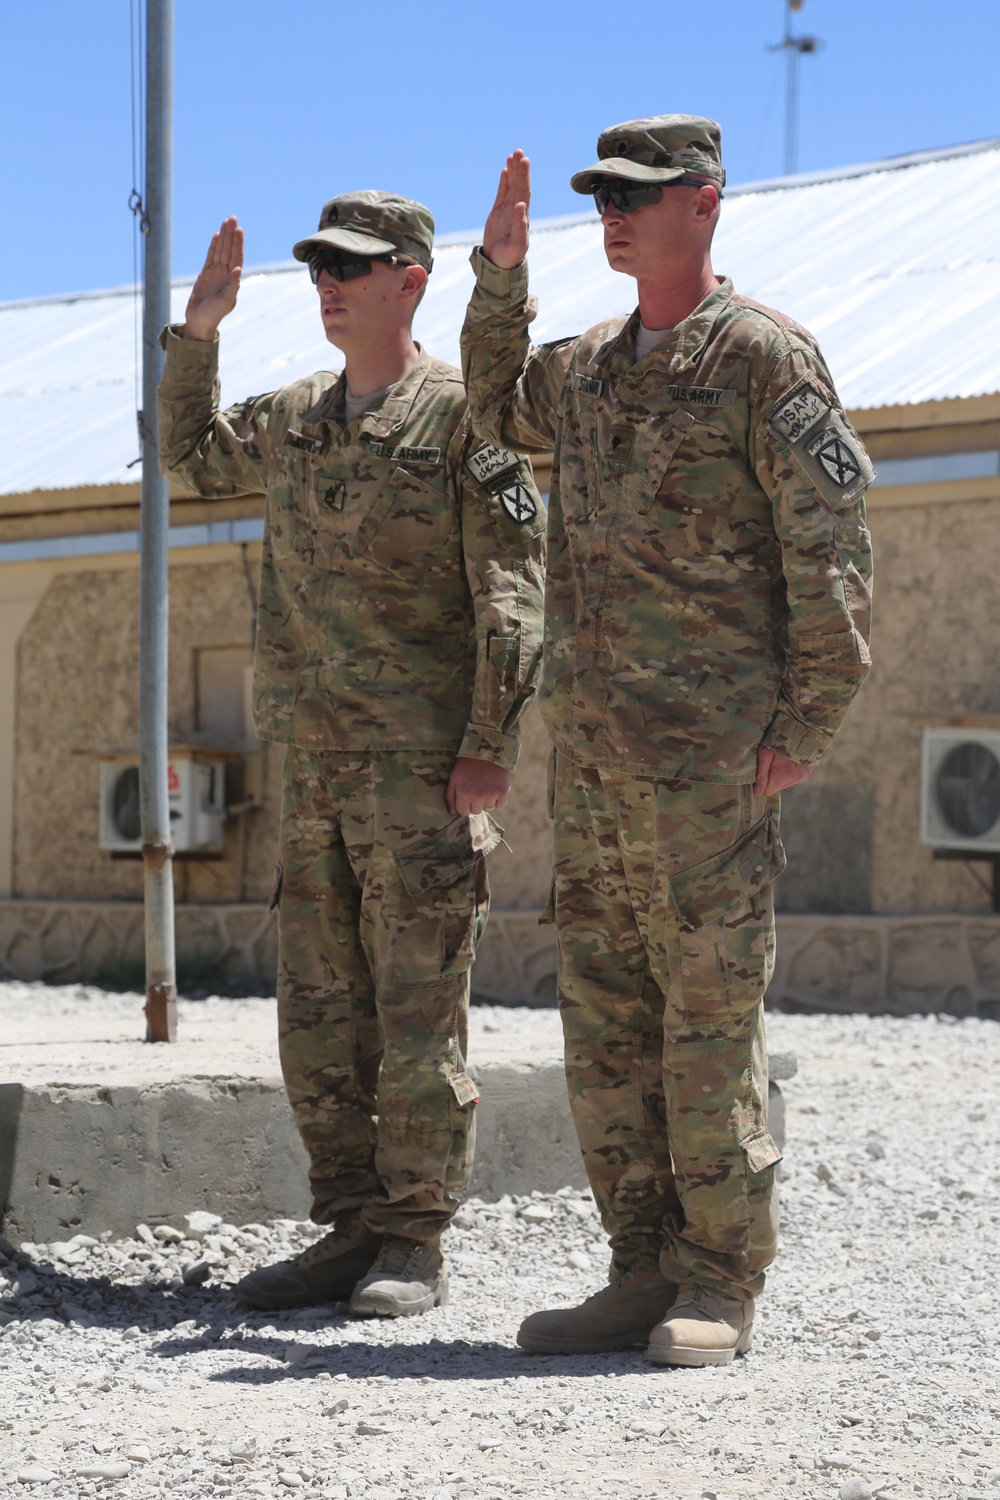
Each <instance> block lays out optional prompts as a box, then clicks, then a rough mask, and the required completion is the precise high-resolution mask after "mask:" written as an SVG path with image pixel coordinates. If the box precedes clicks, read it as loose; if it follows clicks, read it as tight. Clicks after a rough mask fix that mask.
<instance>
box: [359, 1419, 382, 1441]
mask: <svg viewBox="0 0 1000 1500" xmlns="http://www.w3.org/2000/svg"><path fill="white" fill-rule="evenodd" d="M354 1430H355V1432H356V1433H358V1435H359V1436H360V1437H382V1435H383V1434H384V1433H386V1432H388V1431H389V1429H388V1427H374V1426H373V1425H372V1424H371V1422H359V1423H358V1425H357V1427H356V1428H355V1429H354Z"/></svg>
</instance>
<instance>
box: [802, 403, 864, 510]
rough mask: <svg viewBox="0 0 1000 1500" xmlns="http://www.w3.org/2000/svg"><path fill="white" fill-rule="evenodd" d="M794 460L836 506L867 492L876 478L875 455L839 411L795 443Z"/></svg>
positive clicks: (809, 479) (818, 489) (815, 487)
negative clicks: (802, 439)
mask: <svg viewBox="0 0 1000 1500" xmlns="http://www.w3.org/2000/svg"><path fill="white" fill-rule="evenodd" d="M791 457H792V462H793V464H794V465H795V467H796V468H797V469H798V470H799V471H800V473H802V474H804V475H805V477H806V478H807V479H808V481H809V483H810V484H811V485H812V487H813V488H814V489H815V490H816V491H817V492H818V493H819V495H820V496H821V497H822V499H823V500H824V501H825V502H826V504H827V505H828V506H830V508H831V509H832V510H835V511H839V510H842V509H843V508H844V506H847V505H850V504H851V503H852V501H854V500H857V499H858V498H859V497H860V496H861V495H863V494H864V492H865V490H866V489H867V488H868V486H869V485H870V484H871V482H872V480H873V479H874V478H875V469H874V467H873V465H872V461H871V459H870V458H869V457H868V454H867V453H866V452H865V450H864V448H863V447H862V444H861V440H860V439H859V438H858V436H857V434H856V433H855V431H854V429H853V428H852V427H851V426H850V424H849V423H848V422H846V421H845V420H844V418H843V417H842V416H841V414H840V412H839V411H833V412H831V413H830V418H829V421H826V422H824V423H823V425H822V427H821V428H820V429H819V431H818V432H816V433H814V434H813V435H812V436H811V437H808V438H806V439H805V441H804V442H801V443H799V444H796V445H794V446H793V447H792V453H791Z"/></svg>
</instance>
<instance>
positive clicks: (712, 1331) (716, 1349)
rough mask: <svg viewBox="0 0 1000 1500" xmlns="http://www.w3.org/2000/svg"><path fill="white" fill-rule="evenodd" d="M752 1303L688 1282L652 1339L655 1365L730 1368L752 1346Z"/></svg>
mask: <svg viewBox="0 0 1000 1500" xmlns="http://www.w3.org/2000/svg"><path fill="white" fill-rule="evenodd" d="M753 1308H754V1304H753V1299H752V1298H751V1300H750V1301H748V1302H741V1301H740V1300H739V1298H737V1297H724V1296H723V1295H722V1293H721V1292H711V1291H709V1290H708V1288H707V1287H703V1286H696V1285H695V1283H694V1282H693V1281H686V1282H684V1284H683V1285H682V1286H681V1287H679V1288H678V1291H677V1301H676V1302H675V1303H674V1305H673V1307H672V1308H671V1309H670V1312H669V1313H668V1314H667V1316H666V1317H665V1318H664V1320H663V1322H662V1323H660V1324H659V1326H658V1327H657V1328H654V1329H653V1331H652V1333H651V1334H650V1337H649V1349H648V1350H647V1358H648V1359H649V1361H650V1363H651V1364H654V1365H728V1364H731V1363H732V1361H733V1359H734V1358H735V1356H736V1355H737V1354H746V1352H747V1350H748V1349H749V1348H750V1345H751V1344H752V1342H753Z"/></svg>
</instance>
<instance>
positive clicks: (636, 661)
mask: <svg viewBox="0 0 1000 1500" xmlns="http://www.w3.org/2000/svg"><path fill="white" fill-rule="evenodd" d="M597 155H598V161H597V163H596V164H595V165H594V166H592V167H590V168H588V169H587V170H586V171H584V172H580V173H578V174H577V175H576V176H575V177H573V179H572V185H573V187H574V188H575V189H576V191H577V192H579V193H584V194H590V193H592V194H593V196H594V200H595V202H596V205H597V209H598V212H599V213H600V215H601V221H602V224H603V227H604V247H605V252H606V254H607V258H608V262H609V264H610V265H611V267H612V268H613V269H614V270H617V271H621V272H623V273H624V274H626V275H630V276H633V277H635V279H636V281H637V282H638V291H639V306H638V309H637V310H636V311H635V312H634V313H633V314H632V316H631V317H629V318H614V319H611V320H610V321H608V322H606V323H602V324H600V325H598V326H597V327H596V328H592V329H591V330H590V331H589V332H588V333H585V334H583V335H581V336H580V337H577V338H570V339H562V340H559V341H558V342H556V343H554V344H545V345H541V346H540V347H537V348H531V347H529V342H528V326H529V324H530V322H531V320H532V318H533V317H534V315H535V307H534V301H533V299H532V298H530V297H529V296H528V278H527V270H526V267H525V265H524V258H525V255H526V252H527V247H528V202H529V177H528V162H527V160H526V159H525V157H524V155H523V153H522V152H519V151H517V152H514V154H513V155H512V156H511V157H509V158H508V163H507V168H506V170H505V171H504V172H503V173H502V174H501V179H500V189H499V192H498V194H497V199H496V202H495V204H494V206H493V209H492V211H491V213H490V215H489V218H488V220H487V223H486V229H485V232H484V235H483V246H482V248H481V249H477V250H476V251H475V252H474V253H473V257H472V263H473V267H474V269H475V272H476V277H477V284H476V289H475V292H474V294H473V297H472V301H471V303H470V306H469V311H468V315H467V318H466V324H465V330H464V333H463V362H464V365H465V373H466V383H467V387H468V390H469V399H470V410H471V412H472V416H473V421H474V423H475V424H476V428H477V431H479V432H481V433H482V434H483V436H484V437H487V438H489V439H490V441H491V442H493V443H511V444H514V445H516V446H518V447H521V448H524V449H525V450H526V451H529V452H531V451H535V450H543V449H554V454H555V457H554V467H553V472H552V487H551V491H550V499H549V550H548V562H547V572H546V593H545V664H544V668H543V682H542V689H541V701H542V708H543V713H544V716H545V719H546V723H547V725H548V729H549V732H550V735H551V737H552V740H553V744H554V747H555V768H554V816H555V881H554V887H553V890H554V910H555V921H556V926H557V935H558V942H559V960H560V984H559V1002H560V1008H561V1011H562V1018H563V1029H564V1034H565V1043H566V1073H567V1079H568V1084H569V1093H570V1101H571V1105H572V1109H573V1114H574V1119H575V1123H576V1128H577V1132H578V1134H579V1138H580V1143H581V1147H582V1151H583V1155H584V1160H585V1163H586V1168H587V1173H588V1176H589V1179H590V1183H591V1186H592V1188H593V1191H594V1196H595V1198H596V1200H597V1203H598V1206H599V1208H600V1212H601V1216H602V1220H603V1223H604V1227H605V1229H606V1230H607V1232H608V1235H609V1238H610V1243H611V1253H612V1259H611V1273H610V1279H609V1285H608V1286H606V1287H605V1288H603V1289H602V1290H601V1291H599V1292H598V1293H597V1294H596V1295H595V1296H593V1297H591V1298H589V1299H588V1300H587V1301H586V1302H584V1303H583V1304H582V1306H580V1307H575V1308H568V1309H560V1310H556V1311H548V1312H540V1313H535V1314H533V1315H532V1316H531V1317H529V1318H527V1319H526V1321H525V1322H524V1323H523V1324H522V1326H521V1330H520V1332H519V1335H518V1342H519V1343H520V1345H521V1346H522V1348H524V1349H528V1350H535V1351H542V1352H546V1353H563V1352H570V1351H573V1352H576V1351H594V1350H603V1349H619V1348H624V1347H627V1346H629V1345H632V1344H635V1343H638V1342H643V1343H645V1342H647V1341H648V1355H649V1358H650V1359H651V1360H652V1361H653V1362H654V1363H658V1364H672V1365H706V1364H713V1365H714V1364H726V1363H728V1362H729V1361H730V1360H732V1358H733V1357H734V1354H735V1353H738V1352H742V1351H744V1350H746V1349H748V1348H749V1347H750V1338H751V1323H752V1320H753V1312H754V1298H755V1297H756V1296H757V1295H758V1294H759V1292H760V1291H761V1289H762V1287H763V1285H764V1270H765V1267H766V1266H767V1265H768V1264H769V1263H770V1261H771V1260H772V1259H773V1256H774V1252H775V1242H776V1233H777V1204H776V1198H775V1186H774V1169H775V1164H776V1163H777V1161H778V1160H779V1152H778V1149H777V1147H776V1146H775V1144H774V1141H773V1140H772V1139H771V1136H770V1135H769V1134H768V1128H767V1059H766V1052H765V1044H764V1024H763V1007H762V997H763V994H764V990H765V988H766V986H767V983H768V980H769V978H770V975H771V971H772V966H773V955H774V925H773V903H772V882H773V880H774V879H775V877H776V876H777V875H778V874H779V872H780V871H781V869H782V868H783V865H784V854H783V852H782V848H781V844H780V841H779V839H778V832H777V821H778V793H779V792H780V791H781V790H782V788H784V787H787V786H792V785H794V784H795V783H796V782H800V781H803V780H804V779H805V778H806V777H807V776H808V775H809V773H810V771H811V769H812V767H813V766H814V765H815V764H816V762H817V761H818V760H819V758H820V756H821V755H822V753H823V751H824V750H825V749H826V747H827V745H828V744H829V742H830V738H831V736H832V735H833V733H834V732H835V730H836V729H837V727H838V726H839V724H840V722H841V720H842V719H843V716H844V713H845V711H846V709H847V707H848V704H849V703H850V701H851V699H852V698H853V696H854V694H855V692H856V691H857V689H858V687H859V686H860V684H861V681H862V679H863V678H864V676H865V674H866V672H867V670H868V665H869V656H868V646H867V637H868V628H869V582H870V577H871V567H870V542H869V535H868V531H867V529H866V526H865V513H864V506H863V495H864V491H865V488H866V486H867V485H868V483H869V481H870V480H871V478H872V477H873V472H874V471H873V470H872V467H871V464H870V463H869V460H868V458H867V456H866V454H865V452H864V449H863V448H862V446H861V443H860V442H859V440H858V438H857V436H856V434H855V433H854V432H853V431H852V429H851V427H850V425H849V424H848V422H847V420H846V418H845V416H844V413H843V411H842V410H841V407H840V404H839V402H838V400H837V396H836V393H835V391H834V388H833V383H832V381H831V379H830V375H829V373H828V371H827V369H826V366H825V364H824V363H823V359H822V357H821V355H820V353H819V350H818V348H817V347H816V343H815V341H814V339H813V338H812V337H811V336H810V334H808V333H807V332H806V331H805V330H804V329H803V328H800V327H799V326H798V325H797V324H795V323H793V322H792V321H791V320H790V319H789V318H786V317H783V316H782V315H781V314H780V313H775V312H771V311H770V310H769V309H768V308H765V307H760V306H758V305H757V304H756V303H754V302H750V301H748V300H747V298H745V297H741V296H738V295H737V294H736V292H735V291H734V289H733V286H732V283H731V282H729V281H726V280H720V278H719V277H717V276H716V275H715V273H714V271H713V270H712V265H711V242H712V235H713V231H714V229H715V225H716V222H717V219H718V215H719V202H720V199H721V197H722V188H723V185H724V183H725V174H724V172H723V169H722V162H721V134H720V130H719V127H718V126H717V125H716V124H715V123H714V122H713V121H711V120H706V119H698V118H693V117H691V116H688V115H661V116H658V117H656V118H654V119H648V120H631V121H628V122H627V123H625V124H623V125H615V126H613V127H612V128H611V129H609V130H606V131H604V133H603V134H602V135H601V137H600V139H599V141H598V143H597Z"/></svg>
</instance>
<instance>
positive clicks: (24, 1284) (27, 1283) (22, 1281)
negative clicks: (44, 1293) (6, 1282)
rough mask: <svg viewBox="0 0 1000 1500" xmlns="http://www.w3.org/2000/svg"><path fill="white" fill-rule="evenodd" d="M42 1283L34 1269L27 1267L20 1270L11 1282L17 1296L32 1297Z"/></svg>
mask: <svg viewBox="0 0 1000 1500" xmlns="http://www.w3.org/2000/svg"><path fill="white" fill-rule="evenodd" d="M41 1284H42V1283H41V1282H40V1281H39V1279H38V1277H37V1276H36V1275H35V1273H34V1271H29V1270H28V1269H27V1267H24V1268H23V1269H22V1270H20V1271H18V1273H17V1275H16V1276H15V1277H14V1280H13V1281H12V1282H11V1286H12V1287H13V1289H14V1296H15V1297H30V1296H31V1295H32V1294H33V1293H34V1292H37V1291H38V1289H39V1287H40V1286H41Z"/></svg>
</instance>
